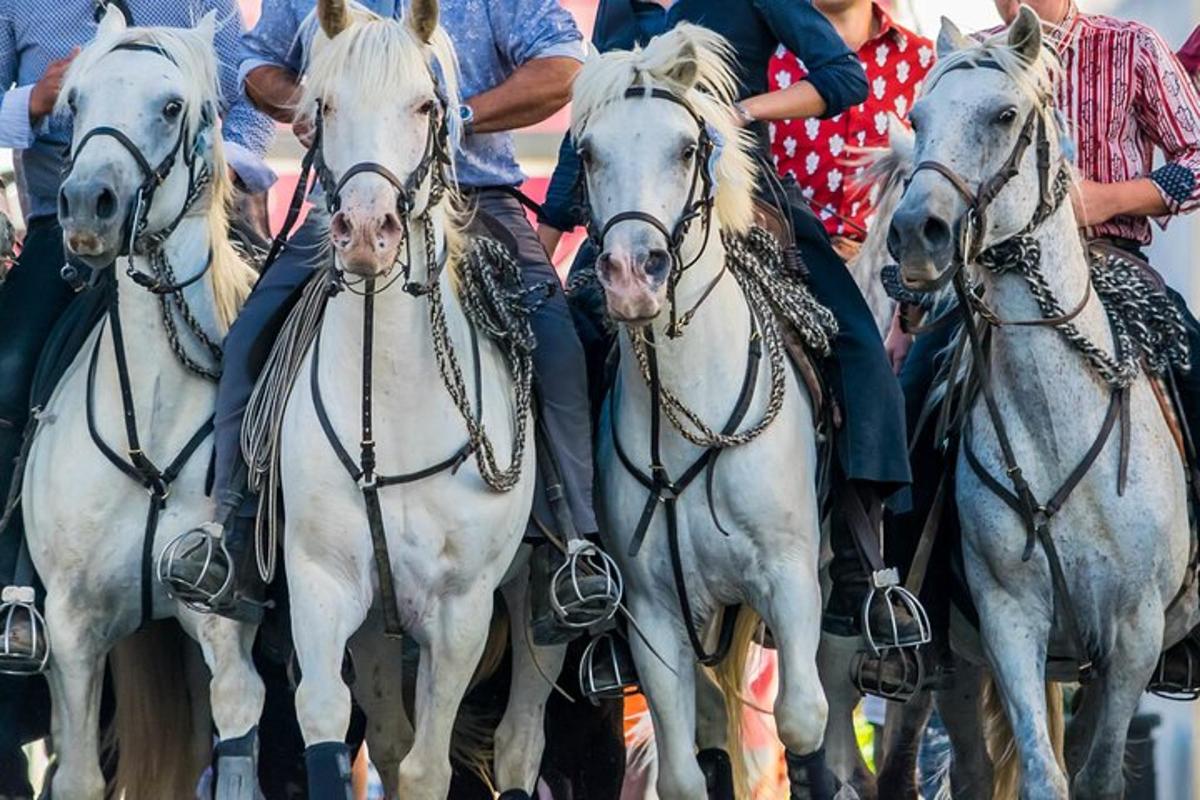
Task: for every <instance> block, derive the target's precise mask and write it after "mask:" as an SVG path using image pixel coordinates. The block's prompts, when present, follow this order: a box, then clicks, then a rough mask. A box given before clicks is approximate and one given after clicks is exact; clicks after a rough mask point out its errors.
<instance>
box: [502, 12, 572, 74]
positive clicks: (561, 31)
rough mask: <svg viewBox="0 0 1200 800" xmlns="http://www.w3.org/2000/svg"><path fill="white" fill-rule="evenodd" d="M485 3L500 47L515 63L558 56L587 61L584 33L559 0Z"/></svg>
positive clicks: (513, 63)
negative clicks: (585, 58) (585, 59)
mask: <svg viewBox="0 0 1200 800" xmlns="http://www.w3.org/2000/svg"><path fill="white" fill-rule="evenodd" d="M484 5H485V6H486V8H487V9H488V15H489V17H490V21H491V23H492V35H493V37H494V38H495V41H496V48H497V49H498V50H499V51H500V52H501V53H503V54H504V57H505V58H506V59H507V60H508V62H509V63H510V64H511V65H512V66H513V67H519V66H521V65H522V64H525V63H526V62H528V61H532V60H534V59H535V58H553V57H555V56H565V57H567V58H573V59H575V60H577V61H583V58H584V55H585V51H584V45H583V34H582V33H580V32H579V28H578V27H576V25H575V19H574V18H573V17H572V16H571V15H570V14H569V13H567V11H566V9H564V8H563V7H562V6H561V5H559V2H558V0H502V1H501V2H489V3H485V4H484Z"/></svg>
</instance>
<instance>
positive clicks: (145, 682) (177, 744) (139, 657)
mask: <svg viewBox="0 0 1200 800" xmlns="http://www.w3.org/2000/svg"><path fill="white" fill-rule="evenodd" d="M188 646H190V642H189V641H188V640H187V638H186V637H185V635H184V633H183V629H182V628H180V627H179V624H178V623H176V622H175V621H174V620H161V621H158V622H153V623H151V624H150V625H149V626H148V627H146V628H144V629H143V630H141V631H138V632H137V633H135V634H133V635H132V636H129V637H126V638H125V639H123V640H121V641H120V642H119V643H117V645H116V647H114V648H113V651H112V652H111V653H110V654H109V657H108V659H109V661H108V663H109V667H110V671H111V673H112V682H113V690H114V694H115V696H116V712H115V715H114V719H113V723H112V727H111V729H110V734H111V735H112V736H113V737H114V738H115V744H116V745H117V747H118V748H119V751H120V757H119V759H118V763H117V774H116V777H115V778H114V781H113V786H112V787H110V795H111V796H114V797H122V796H123V797H124V798H125V800H162V798H167V797H193V796H195V794H196V783H197V781H198V780H199V778H200V774H201V772H203V770H204V768H205V767H206V766H207V765H208V760H209V759H208V757H207V756H202V753H201V751H202V750H204V751H208V748H198V747H197V746H196V742H194V741H193V740H192V736H191V734H192V732H193V730H194V729H193V726H192V701H191V695H190V693H189V691H188V689H189V684H188V677H187V669H186V665H185V654H184V648H185V647H188ZM114 752H115V751H114Z"/></svg>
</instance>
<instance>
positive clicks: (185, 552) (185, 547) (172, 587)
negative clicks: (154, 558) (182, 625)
mask: <svg viewBox="0 0 1200 800" xmlns="http://www.w3.org/2000/svg"><path fill="white" fill-rule="evenodd" d="M211 528H216V529H217V530H216V531H213V530H211ZM200 548H202V549H203V562H202V563H201V565H200V568H199V569H198V570H197V571H196V574H195V576H194V577H191V578H189V577H188V576H185V575H181V574H179V572H178V569H177V562H181V561H182V562H193V563H194V562H195V561H197V560H199V559H195V558H192V554H194V553H195V552H197V550H198V549H200ZM218 558H219V559H223V560H224V563H225V565H226V570H225V578H224V580H223V581H222V582H221V585H220V587H219V588H218V589H216V590H215V591H214V590H211V589H205V588H203V587H204V584H205V582H206V579H207V578H208V577H209V575H210V570H211V569H212V566H213V563H214V561H216V560H217V559H218ZM232 563H233V558H232V556H230V554H229V549H228V548H227V547H226V546H225V537H224V536H223V535H222V533H221V528H220V527H219V526H217V525H215V524H213V523H206V524H205V525H202V526H200V527H198V528H192V529H191V530H189V531H185V532H184V533H182V534H180V535H179V536H177V537H175V538H174V539H173V540H171V542H170V543H169V544H168V545H167V546H166V547H164V548H163V550H162V552H161V553H159V555H158V562H157V564H156V565H155V574H156V577H157V578H158V582H159V583H161V584H162V585H163V588H165V589H166V591H167V595H168V596H170V597H172V598H174V599H176V600H178V601H179V602H181V603H183V604H184V605H185V606H187V607H188V608H190V609H191V610H193V611H196V612H199V613H201V614H208V613H212V611H213V608H214V607H215V606H217V605H218V604H219V603H220V602H221V601H222V600H223V599H224V598H225V597H226V596H227V595H228V594H229V592H230V591H231V590H232V588H233V569H232Z"/></svg>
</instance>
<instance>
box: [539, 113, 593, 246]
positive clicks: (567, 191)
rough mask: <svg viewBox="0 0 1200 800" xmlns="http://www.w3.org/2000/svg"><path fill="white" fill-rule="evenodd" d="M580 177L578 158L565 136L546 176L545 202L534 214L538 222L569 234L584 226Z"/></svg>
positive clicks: (567, 137) (570, 142)
mask: <svg viewBox="0 0 1200 800" xmlns="http://www.w3.org/2000/svg"><path fill="white" fill-rule="evenodd" d="M580 174H581V172H580V164H579V155H578V154H577V153H576V152H575V143H574V142H573V141H572V140H571V134H569V133H568V134H567V135H566V136H564V137H563V141H562V146H561V147H559V148H558V164H557V165H556V166H555V167H554V174H553V175H551V176H550V185H549V186H547V187H546V202H544V203H542V210H541V213H540V214H538V221H539V222H545V223H546V224H548V225H550V226H552V227H554V228H557V229H558V230H560V231H564V232H565V231H572V230H574V229H575V228H576V227H577V226H579V225H582V224H583V223H584V222H586V218H585V213H586V212H585V210H584V208H583V198H582V197H581V196H580V192H579V181H580Z"/></svg>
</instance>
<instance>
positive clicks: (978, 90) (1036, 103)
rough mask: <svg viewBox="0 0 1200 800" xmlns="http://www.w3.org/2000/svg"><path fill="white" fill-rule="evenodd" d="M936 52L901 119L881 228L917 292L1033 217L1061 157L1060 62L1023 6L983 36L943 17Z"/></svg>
mask: <svg viewBox="0 0 1200 800" xmlns="http://www.w3.org/2000/svg"><path fill="white" fill-rule="evenodd" d="M938 55H939V64H938V66H937V67H936V68H935V69H934V71H933V72H932V73H931V74H930V76H929V78H928V79H927V80H926V83H925V88H924V90H923V92H922V95H921V97H920V99H919V100H918V101H917V102H916V103H915V104H914V106H913V109H912V113H911V116H910V120H911V122H912V126H913V130H914V132H915V135H916V141H915V144H914V151H913V162H914V164H915V166H914V167H913V170H912V174H911V176H910V178H909V183H908V187H907V190H906V191H905V193H904V196H903V198H902V199H901V201H900V203H899V205H898V206H897V208H896V212H895V214H894V215H893V217H892V222H891V227H890V229H889V232H888V246H889V249H890V250H891V252H892V254H893V255H894V256H895V257H896V258H897V259H898V260H899V262H900V267H901V275H902V277H903V280H904V282H905V284H907V285H908V286H909V287H910V288H912V289H915V290H918V291H934V290H937V289H940V288H941V287H942V286H944V285H945V284H946V283H948V282H949V280H950V279H951V278H952V277H953V275H954V273H955V272H956V271H957V269H958V268H960V267H961V266H962V265H963V264H964V263H966V264H970V263H972V262H973V261H974V260H975V259H976V257H978V255H979V254H980V253H981V252H983V251H984V250H986V249H987V248H988V247H990V246H992V245H994V244H996V243H999V242H1003V241H1005V240H1007V239H1009V238H1010V237H1012V236H1014V235H1015V234H1017V233H1018V232H1019V231H1021V230H1022V229H1023V228H1025V227H1026V226H1027V225H1028V224H1029V223H1030V220H1034V219H1038V218H1039V215H1041V214H1042V213H1043V211H1044V209H1045V208H1046V203H1047V201H1048V195H1049V192H1050V186H1049V184H1050V183H1051V182H1052V180H1053V178H1054V174H1053V173H1054V169H1053V166H1052V165H1057V164H1058V163H1059V162H1060V160H1061V158H1062V147H1061V144H1060V133H1061V132H1060V124H1059V121H1058V117H1057V115H1056V113H1055V110H1054V104H1053V95H1052V92H1053V86H1054V81H1055V79H1056V77H1057V75H1058V72H1059V66H1058V63H1057V59H1056V58H1055V56H1054V55H1053V53H1052V52H1051V51H1050V50H1048V49H1047V48H1045V47H1044V46H1043V39H1042V23H1041V20H1039V19H1038V16H1037V14H1035V13H1034V12H1033V11H1032V10H1031V9H1030V8H1029V7H1027V6H1023V7H1022V9H1021V13H1020V14H1019V15H1018V16H1017V19H1016V21H1015V22H1014V23H1013V25H1012V26H1011V27H1010V28H1009V30H1008V32H1007V33H1006V34H1001V35H1000V36H997V37H995V38H992V39H990V40H988V41H986V42H983V43H974V42H972V41H971V40H970V39H968V38H967V37H965V36H963V35H962V33H960V32H959V30H958V28H957V27H955V25H954V23H952V22H950V21H949V20H943V23H942V32H941V35H940V36H939V38H938ZM1048 132H1052V133H1054V134H1055V135H1050V133H1048Z"/></svg>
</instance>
